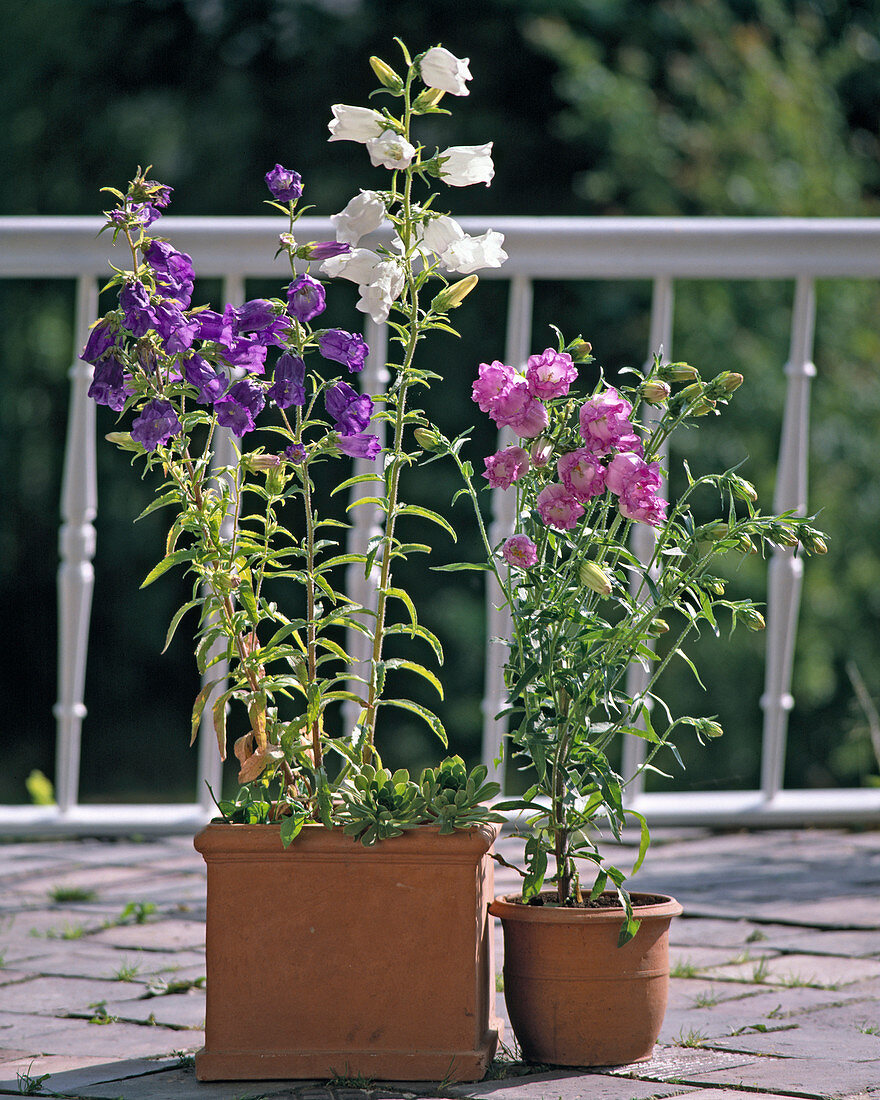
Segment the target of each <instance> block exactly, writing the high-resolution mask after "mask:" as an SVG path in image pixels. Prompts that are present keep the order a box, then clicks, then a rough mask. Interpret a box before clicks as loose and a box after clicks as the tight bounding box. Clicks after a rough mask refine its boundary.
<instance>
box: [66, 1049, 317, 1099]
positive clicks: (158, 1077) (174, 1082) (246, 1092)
mask: <svg viewBox="0 0 880 1100" xmlns="http://www.w3.org/2000/svg"><path fill="white" fill-rule="evenodd" d="M176 1034H178V1035H180V1034H181V1032H176ZM122 1084H124V1087H125V1092H124V1096H125V1100H157V1098H160V1097H163V1098H164V1097H167V1098H168V1100H171V1098H172V1097H173V1100H239V1098H241V1100H244V1098H245V1097H253V1098H254V1100H256V1098H257V1097H279V1098H280V1097H285V1096H296V1095H299V1094H300V1091H301V1090H300V1087H299V1086H301V1085H302V1082H292V1081H237V1082H230V1081H216V1082H214V1081H197V1080H196V1075H195V1070H193V1069H191V1068H187V1069H168V1070H163V1071H162V1072H160V1073H153V1074H150V1076H149V1077H128V1078H126V1079H125V1080H124V1082H123V1083H122ZM122 1084H121V1083H120V1082H119V1081H116V1082H113V1081H108V1082H107V1084H105V1085H100V1084H98V1085H87V1086H86V1087H84V1088H76V1089H75V1090H74V1092H73V1093H72V1095H74V1096H76V1097H78V1098H79V1097H81V1098H82V1100H118V1097H119V1096H120V1088H121V1087H122ZM114 1089H115V1091H114ZM294 1090H295V1091H294ZM327 1091H328V1092H329V1090H327ZM331 1095H332V1094H331Z"/></svg>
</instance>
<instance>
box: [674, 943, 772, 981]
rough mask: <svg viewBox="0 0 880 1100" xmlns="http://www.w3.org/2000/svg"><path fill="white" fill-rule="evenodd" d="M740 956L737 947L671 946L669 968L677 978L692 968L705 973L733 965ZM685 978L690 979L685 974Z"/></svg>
mask: <svg viewBox="0 0 880 1100" xmlns="http://www.w3.org/2000/svg"><path fill="white" fill-rule="evenodd" d="M751 953H752V951H751V949H750V954H751ZM740 954H741V951H740V950H738V949H737V948H736V947H696V946H694V945H688V946H686V947H677V946H676V947H672V946H670V948H669V966H670V970H671V971H672V974H673V977H675V975H676V972H679V973H682V972H684V971H687V970H689V969H690V968H691V967H693V968H695V969H696V970H700V971H703V970H709V969H710V968H718V967H721V966H726V965H728V964H732V963H734V961H735V960H736V959H737V957H738V956H739V955H740ZM756 959H757V955H756ZM683 976H685V977H690V975H688V974H683Z"/></svg>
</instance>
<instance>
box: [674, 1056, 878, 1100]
mask: <svg viewBox="0 0 880 1100" xmlns="http://www.w3.org/2000/svg"><path fill="white" fill-rule="evenodd" d="M691 1080H692V1081H693V1083H695V1084H699V1083H701V1082H706V1084H717V1085H727V1086H729V1087H732V1088H734V1089H735V1088H744V1089H749V1090H763V1091H765V1092H770V1093H773V1092H783V1093H794V1094H796V1095H799V1096H806V1097H816V1098H825V1097H834V1098H842V1097H855V1096H857V1095H858V1094H860V1093H869V1094H870V1093H874V1094H876V1092H877V1089H878V1085H880V1061H878V1062H851V1063H849V1064H845V1063H843V1062H839V1061H837V1060H835V1059H832V1058H829V1059H827V1060H826V1059H820V1058H757V1059H756V1060H755V1061H753V1062H750V1063H749V1065H748V1066H744V1067H741V1068H737V1069H728V1070H722V1071H717V1070H713V1071H711V1072H709V1073H703V1074H700V1075H699V1076H698V1077H695V1078H692V1079H691Z"/></svg>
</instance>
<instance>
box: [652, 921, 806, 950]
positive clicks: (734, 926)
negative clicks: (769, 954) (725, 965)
mask: <svg viewBox="0 0 880 1100" xmlns="http://www.w3.org/2000/svg"><path fill="white" fill-rule="evenodd" d="M775 927H776V926H774V928H775ZM779 930H780V931H781V932H789V933H791V934H792V935H797V933H794V932H791V930H790V929H788V928H785V927H784V926H783V927H780V929H779ZM756 934H757V937H758V938H756V939H755V940H753V941H752V942H749V937H750V936H756ZM806 934H807V930H806V929H805V930H804V935H806ZM761 937H763V938H761ZM769 939H770V931H769V930H768V929H767V928H766V927H764V926H762V925H760V924H755V923H754V922H753V921H748V920H743V919H739V920H708V919H705V918H700V917H685V916H681V917H676V919H675V920H674V921H673V922H672V924H671V925H670V927H669V942H670V944H675V946H676V947H681V946H686V945H688V944H694V945H697V946H699V945H701V944H711V945H712V946H713V947H740V948H742V949H745V948H749V949H750V950H752V949H757V948H759V947H767V946H768V940H769Z"/></svg>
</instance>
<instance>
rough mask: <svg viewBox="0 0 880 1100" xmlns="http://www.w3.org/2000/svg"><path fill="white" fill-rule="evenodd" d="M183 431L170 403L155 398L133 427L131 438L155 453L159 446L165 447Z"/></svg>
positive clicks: (146, 406)
mask: <svg viewBox="0 0 880 1100" xmlns="http://www.w3.org/2000/svg"><path fill="white" fill-rule="evenodd" d="M180 429H181V424H180V421H179V420H178V419H177V413H176V412H175V410H174V406H173V405H172V404H171V402H170V401H162V400H161V399H160V398H158V397H157V398H154V399H153V400H152V401H148V402H147V404H146V405H144V408H143V410H142V412H141V415H140V416H139V417H138V418H137V419H136V420H135V422H134V423H133V424H132V426H131V438H132V439H133V440H134V441H135V442H136V443H140V444H141V446H143V447H146V449H147V450H148V451H155V449H156V448H157V447H159V446H164V445H165V444H166V443H167V442H168V440H169V439H170V438H171V437H172V436H173V435H177V433H178V432H179V431H180Z"/></svg>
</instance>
